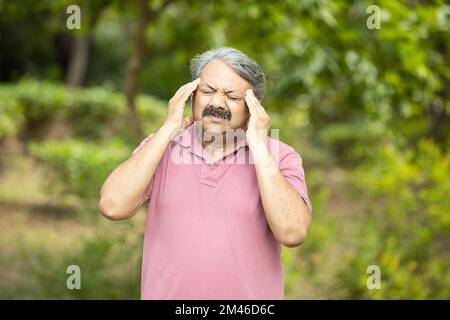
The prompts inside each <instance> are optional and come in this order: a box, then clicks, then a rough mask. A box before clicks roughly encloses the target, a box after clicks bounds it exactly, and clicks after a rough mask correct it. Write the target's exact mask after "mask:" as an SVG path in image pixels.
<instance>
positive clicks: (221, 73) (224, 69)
mask: <svg viewBox="0 0 450 320" xmlns="http://www.w3.org/2000/svg"><path fill="white" fill-rule="evenodd" d="M200 78H201V84H209V85H212V86H214V87H217V88H218V89H223V90H239V91H245V90H247V89H250V88H251V85H250V84H249V83H248V82H247V81H246V80H245V79H244V78H242V77H241V76H240V75H239V74H238V73H237V72H236V71H234V69H233V68H232V67H231V66H229V65H228V64H226V63H225V62H223V61H222V60H219V59H213V60H211V61H210V62H208V64H207V65H206V66H205V67H204V68H203V70H202V72H201V73H200Z"/></svg>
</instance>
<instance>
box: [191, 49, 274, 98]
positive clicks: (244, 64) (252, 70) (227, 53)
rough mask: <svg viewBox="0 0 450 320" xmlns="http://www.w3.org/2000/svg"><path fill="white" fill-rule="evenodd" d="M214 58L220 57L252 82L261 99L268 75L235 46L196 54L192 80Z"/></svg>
mask: <svg viewBox="0 0 450 320" xmlns="http://www.w3.org/2000/svg"><path fill="white" fill-rule="evenodd" d="M213 59H220V60H222V61H223V62H225V63H227V64H228V65H229V66H230V67H232V68H233V69H234V70H235V71H236V72H237V73H238V74H239V75H240V76H241V77H242V78H244V80H246V81H247V82H248V83H250V84H251V86H252V89H253V92H254V93H255V96H256V98H258V100H261V99H262V98H263V97H264V92H265V90H266V77H265V75H264V72H263V71H262V69H261V67H260V66H259V65H258V64H257V63H256V62H255V61H254V60H252V59H251V58H249V57H248V56H247V55H246V54H245V53H243V52H241V51H239V50H236V49H233V48H226V47H224V48H218V49H213V50H209V51H205V52H203V53H201V54H198V55H196V56H195V57H194V58H193V59H192V60H191V76H192V80H195V79H197V78H198V77H199V75H200V73H201V72H202V70H203V68H205V66H206V65H207V64H208V63H209V62H210V61H211V60H213Z"/></svg>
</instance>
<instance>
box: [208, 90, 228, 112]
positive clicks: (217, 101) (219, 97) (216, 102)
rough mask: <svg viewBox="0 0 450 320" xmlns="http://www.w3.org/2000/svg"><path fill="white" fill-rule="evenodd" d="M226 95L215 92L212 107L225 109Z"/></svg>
mask: <svg viewBox="0 0 450 320" xmlns="http://www.w3.org/2000/svg"><path fill="white" fill-rule="evenodd" d="M224 102H225V95H224V94H223V93H221V92H214V94H213V95H212V97H211V105H212V106H213V107H222V108H224V107H225V103H224Z"/></svg>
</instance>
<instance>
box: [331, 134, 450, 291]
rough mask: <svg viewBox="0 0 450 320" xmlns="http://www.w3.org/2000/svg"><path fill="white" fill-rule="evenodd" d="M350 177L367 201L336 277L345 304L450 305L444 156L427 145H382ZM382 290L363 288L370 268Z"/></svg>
mask: <svg viewBox="0 0 450 320" xmlns="http://www.w3.org/2000/svg"><path fill="white" fill-rule="evenodd" d="M374 159H376V161H373V162H371V163H368V164H367V165H365V166H363V167H362V168H360V169H358V170H356V172H355V176H354V177H355V180H354V182H355V184H356V185H357V186H359V188H360V189H361V192H362V193H365V194H366V196H368V197H370V198H371V199H372V202H371V205H370V206H369V208H368V212H367V215H366V218H365V221H364V222H365V223H364V224H363V225H362V227H361V229H360V232H359V236H358V239H359V241H358V243H356V248H355V250H354V251H353V252H351V253H350V254H349V256H348V257H347V258H348V265H347V266H346V268H345V269H344V270H342V271H341V272H340V281H341V285H340V287H342V288H344V289H343V291H342V292H341V294H342V295H343V296H344V297H346V298H385V299H386V298H388V299H392V298H394V299H422V298H428V299H429V298H432V299H449V298H450V274H449V273H448V270H449V268H450V264H449V260H448V253H447V251H448V243H449V240H450V238H449V234H450V232H449V231H450V197H449V194H450V180H449V179H448V177H449V176H450V153H448V152H447V153H444V152H442V151H440V149H439V148H438V147H437V146H436V145H435V144H433V143H432V142H431V141H429V140H421V141H420V143H419V144H418V146H417V148H415V149H407V150H402V148H400V147H398V146H396V145H394V144H388V145H386V146H384V147H382V148H380V149H379V150H378V152H376V153H375V154H374ZM372 264H374V265H378V266H379V267H380V269H381V286H382V288H381V290H368V289H367V286H366V281H367V277H368V274H367V273H366V268H367V267H368V266H369V265H372Z"/></svg>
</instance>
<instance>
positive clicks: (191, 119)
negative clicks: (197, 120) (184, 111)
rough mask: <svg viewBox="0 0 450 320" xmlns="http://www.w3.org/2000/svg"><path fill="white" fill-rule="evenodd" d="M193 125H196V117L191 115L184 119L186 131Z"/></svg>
mask: <svg viewBox="0 0 450 320" xmlns="http://www.w3.org/2000/svg"><path fill="white" fill-rule="evenodd" d="M193 123H194V117H193V116H192V114H191V115H189V116H187V117H186V118H184V120H183V127H184V129H186V128H187V127H189V126H190V125H191V124H193Z"/></svg>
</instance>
